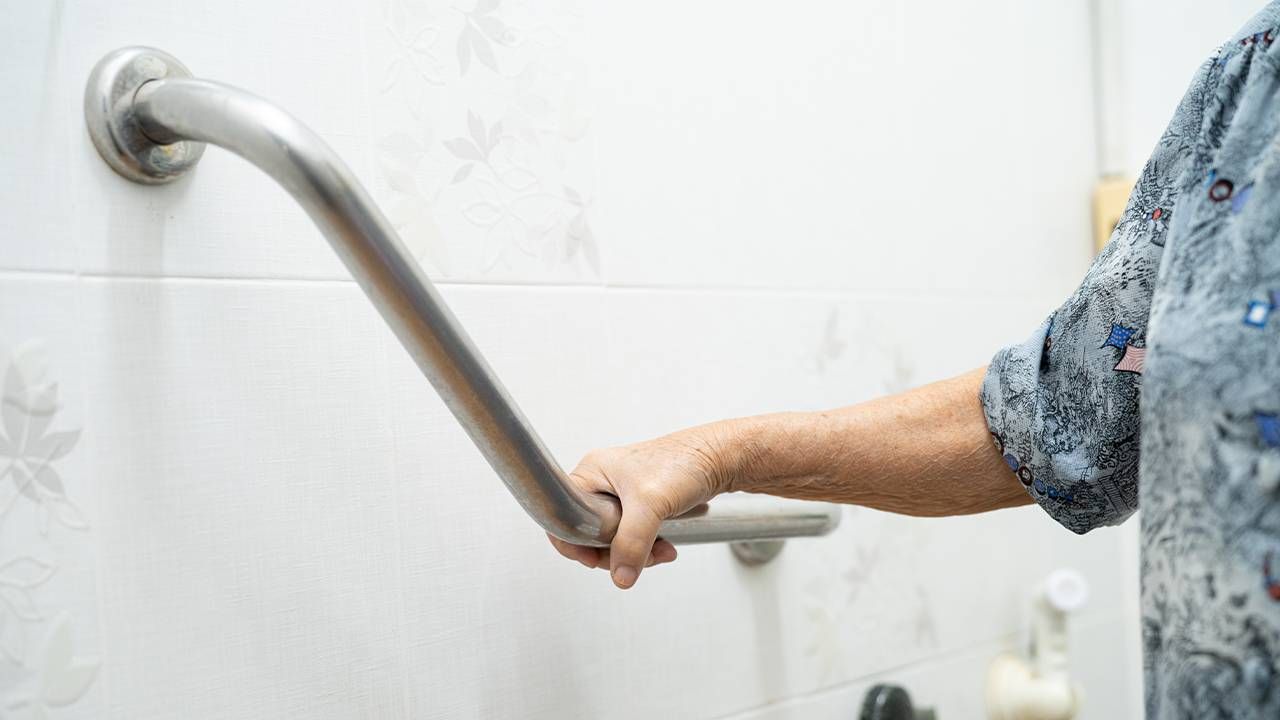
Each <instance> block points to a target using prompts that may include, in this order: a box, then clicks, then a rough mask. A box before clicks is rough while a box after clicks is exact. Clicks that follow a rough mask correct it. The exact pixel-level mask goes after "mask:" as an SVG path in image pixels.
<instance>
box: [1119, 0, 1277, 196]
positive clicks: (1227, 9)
mask: <svg viewBox="0 0 1280 720" xmlns="http://www.w3.org/2000/svg"><path fill="white" fill-rule="evenodd" d="M1262 7H1263V3H1257V2H1253V1H1252V0H1229V1H1228V2H1221V3H1214V4H1213V5H1202V4H1200V3H1197V2H1188V1H1187V0H1179V1H1177V2H1168V1H1167V0H1164V1H1162V0H1125V2H1121V3H1120V12H1119V13H1117V14H1118V15H1119V17H1120V22H1121V28H1120V33H1119V34H1120V36H1121V37H1123V38H1124V42H1123V43H1121V45H1120V48H1119V53H1118V57H1119V60H1120V63H1121V66H1120V67H1119V68H1111V70H1112V71H1113V72H1117V73H1121V77H1122V80H1121V87H1122V88H1123V90H1124V92H1123V93H1122V98H1121V100H1122V106H1121V107H1118V108H1115V111H1114V114H1113V115H1112V116H1111V117H1110V120H1111V121H1112V122H1115V123H1118V124H1119V125H1120V127H1121V132H1122V135H1121V139H1122V142H1123V147H1124V155H1125V157H1124V158H1123V160H1124V161H1125V163H1126V164H1127V165H1128V171H1129V172H1130V173H1131V174H1132V175H1134V176H1137V174H1138V173H1139V172H1141V171H1142V166H1143V165H1145V164H1146V162H1147V158H1148V157H1149V156H1150V155H1151V151H1152V149H1153V148H1155V146H1156V141H1158V140H1159V139H1160V136H1161V135H1162V134H1163V133H1164V130H1165V128H1166V127H1167V126H1168V125H1169V120H1170V118H1172V117H1173V111H1174V109H1175V108H1176V107H1177V106H1178V102H1179V101H1180V100H1181V99H1182V96H1183V94H1184V93H1185V92H1186V90H1187V87H1188V86H1189V85H1190V84H1191V78H1192V76H1193V75H1195V73H1196V70H1197V69H1198V68H1199V67H1200V65H1202V64H1203V63H1204V62H1205V61H1206V60H1208V59H1209V57H1210V55H1212V54H1213V52H1214V50H1215V49H1216V48H1217V47H1218V46H1220V45H1221V44H1223V43H1225V42H1227V41H1228V40H1230V39H1231V36H1232V35H1233V34H1234V33H1235V32H1236V30H1237V29H1238V28H1240V26H1242V25H1244V24H1245V22H1247V21H1248V20H1249V19H1250V18H1251V17H1253V15H1254V14H1255V13H1257V12H1258V11H1259V10H1261V9H1262Z"/></svg>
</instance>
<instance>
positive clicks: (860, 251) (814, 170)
mask: <svg viewBox="0 0 1280 720" xmlns="http://www.w3.org/2000/svg"><path fill="white" fill-rule="evenodd" d="M1032 7H1034V10H1030V9H1025V8H1032ZM1011 8H1013V6H1006V5H999V4H988V5H979V6H972V5H969V4H956V3H942V2H932V3H911V4H900V3H872V4H867V3H858V4H847V5H843V6H832V5H830V4H829V3H801V4H799V5H797V4H795V3H792V4H789V5H787V6H785V7H783V6H764V5H761V6H752V7H750V8H747V7H743V6H742V5H741V4H740V3H701V4H699V5H698V6H697V7H696V8H689V7H687V6H686V4H684V3H657V4H654V3H648V4H646V5H645V6H644V7H643V8H642V9H641V8H638V7H637V8H635V9H634V10H632V11H629V12H628V11H620V10H619V9H617V8H613V7H608V8H605V7H603V6H597V8H596V10H595V12H594V13H593V14H592V15H591V16H590V17H591V21H592V22H591V25H590V27H591V33H590V36H591V39H592V41H593V43H594V45H593V48H592V51H591V55H592V57H593V58H594V59H595V63H594V64H593V66H592V69H593V73H592V81H593V94H594V100H595V108H596V117H597V120H596V123H595V128H596V144H597V162H598V166H599V173H600V176H601V180H600V208H601V225H600V227H601V228H602V230H603V232H604V234H605V235H607V236H608V237H609V240H610V254H609V258H608V260H609V262H608V263H607V268H606V270H607V272H606V277H607V279H608V281H609V282H610V283H617V284H677V285H718V286H726V285H728V286H741V285H748V286H782V287H793V288H813V287H841V288H863V289H865V288H894V289H912V290H933V289H940V288H941V289H954V290H963V291H967V292H970V293H985V292H987V291H988V289H989V288H990V286H991V285H992V284H993V283H998V284H1000V285H1008V286H1013V287H1020V288H1024V289H1026V288H1031V287H1038V286H1041V285H1048V286H1049V288H1050V289H1051V291H1054V292H1057V293H1064V292H1065V291H1066V290H1068V289H1069V288H1070V287H1072V286H1073V283H1071V282H1070V280H1074V279H1075V278H1074V276H1076V275H1078V274H1079V273H1080V272H1081V271H1082V270H1083V268H1084V266H1085V262H1086V260H1087V253H1088V247H1089V245H1088V241H1089V236H1088V224H1087V220H1088V217H1087V203H1088V192H1089V190H1090V186H1091V183H1092V182H1093V173H1094V168H1095V164H1094V158H1093V154H1094V151H1093V146H1092V141H1093V135H1092V133H1093V130H1092V128H1093V116H1092V110H1091V108H1092V105H1091V95H1090V86H1089V78H1090V76H1089V69H1088V57H1089V56H1088V35H1087V15H1086V12H1085V11H1086V8H1085V6H1084V5H1081V4H1078V3H1077V4H1072V5H1069V6H1068V5H1054V6H1052V7H1050V6H1043V7H1042V6H1041V5H1039V4H1035V5H1031V4H1025V5H1019V6H1018V9H1017V11H1014V12H1011ZM713 28H714V30H713ZM719 28H723V29H724V30H723V31H720V30H719ZM979 28H980V29H981V32H980V33H978V32H976V30H977V29H979ZM655 37H660V38H662V43H663V51H662V52H661V53H654V52H652V46H651V39H652V38H655ZM1024 38H1026V39H1024ZM1046 42H1048V43H1051V45H1050V46H1047V45H1046ZM1046 77H1052V78H1053V81H1052V82H1045V78H1046ZM1064 278H1066V279H1067V280H1066V281H1064Z"/></svg>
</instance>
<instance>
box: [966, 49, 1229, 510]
mask: <svg viewBox="0 0 1280 720" xmlns="http://www.w3.org/2000/svg"><path fill="white" fill-rule="evenodd" d="M1216 69H1217V62H1216V60H1210V61H1209V62H1207V63H1205V65H1204V66H1203V67H1202V68H1201V70H1200V72H1199V73H1198V74H1197V76H1196V78H1195V80H1194V81H1193V83H1192V86H1191V88H1190V89H1189V90H1188V91H1187V94H1186V96H1185V97H1184V98H1183V100H1182V103H1181V104H1180V105H1179V107H1178V109H1177V112H1176V113H1175V115H1174V119H1173V121H1172V122H1171V123H1170V125H1169V128H1168V130H1166V131H1165V134H1164V136H1163V137H1162V138H1161V140H1160V143H1159V145H1158V146H1157V147H1156V150H1155V152H1154V154H1153V155H1152V156H1151V159H1150V160H1149V161H1148V162H1147V165H1146V167H1145V169H1144V170H1143V173H1142V176H1141V178H1140V179H1139V181H1138V184H1137V186H1136V187H1135V189H1134V191H1133V194H1132V195H1131V196H1130V199H1129V203H1128V206H1127V208H1126V210H1125V213H1124V215H1123V217H1122V219H1121V221H1120V223H1119V224H1118V225H1117V227H1116V229H1115V232H1114V234H1113V235H1112V237H1111V240H1110V242H1108V243H1107V245H1106V247H1105V248H1104V249H1103V250H1102V252H1101V253H1100V254H1099V255H1098V257H1097V259H1096V260H1095V261H1094V263H1093V265H1092V267H1090V269H1089V271H1088V272H1087V274H1086V275H1085V277H1084V280H1083V281H1082V282H1081V284H1080V287H1079V288H1078V289H1077V290H1076V291H1075V293H1074V294H1073V295H1072V296H1071V297H1070V298H1068V299H1067V301H1066V302H1065V303H1063V304H1062V306H1061V307H1059V308H1058V309H1057V310H1056V311H1054V312H1053V314H1052V315H1050V316H1049V318H1048V319H1047V320H1045V321H1044V323H1043V324H1042V325H1041V326H1040V327H1039V328H1038V329H1037V330H1036V331H1035V332H1034V333H1032V335H1031V337H1030V338H1028V339H1027V340H1026V341H1025V342H1023V343H1021V344H1019V345H1014V346H1011V347H1007V348H1005V349H1003V350H1001V351H1000V352H998V353H997V354H996V356H995V357H994V359H993V360H992V361H991V365H990V367H989V368H988V370H987V374H986V377H985V379H984V381H983V384H982V390H981V401H982V407H983V411H984V412H985V414H986V419H987V425H988V427H989V429H990V431H991V437H992V441H993V442H994V443H995V444H996V447H997V448H999V450H1000V453H1001V455H1002V456H1003V457H1004V461H1005V463H1006V464H1007V465H1008V466H1009V469H1010V471H1011V472H1012V473H1013V474H1014V475H1016V477H1017V478H1018V480H1019V481H1021V483H1022V485H1023V486H1024V487H1025V488H1026V490H1027V492H1028V493H1030V495H1031V497H1032V498H1033V499H1034V500H1035V501H1036V502H1037V503H1038V504H1040V505H1041V507H1043V508H1044V509H1045V510H1046V511H1047V512H1048V513H1049V514H1050V515H1051V516H1052V517H1053V518H1054V519H1056V520H1057V521H1058V522H1060V523H1062V524H1063V525H1064V526H1066V527H1067V528H1068V529H1070V530H1072V531H1074V532H1077V533H1084V532H1088V531H1089V530H1092V529H1094V528H1096V527H1099V526H1103V525H1115V524H1119V523H1120V522H1122V521H1124V520H1125V519H1126V518H1128V517H1129V516H1130V515H1132V514H1133V512H1134V511H1135V510H1136V509H1137V507H1138V455H1139V444H1140V442H1139V441H1140V432H1141V428H1140V421H1139V420H1140V418H1139V412H1138V407H1139V399H1140V395H1141V387H1142V371H1143V365H1144V362H1145V359H1146V338H1147V321H1148V316H1149V314H1150V309H1151V296H1152V291H1153V288H1154V285H1155V282H1156V275H1157V273H1158V271H1159V268H1160V261H1161V256H1162V254H1163V248H1164V242H1165V237H1166V235H1167V234H1168V232H1169V229H1170V226H1171V225H1172V224H1175V223H1177V222H1178V221H1179V215H1180V214H1179V210H1178V199H1179V197H1180V196H1181V195H1183V194H1184V192H1183V191H1184V190H1189V191H1190V192H1195V191H1196V190H1198V189H1199V188H1200V185H1201V180H1202V179H1203V178H1202V176H1201V174H1200V170H1199V167H1198V166H1199V165H1201V164H1203V163H1202V162H1201V161H1200V160H1198V158H1199V156H1201V155H1203V154H1204V153H1203V143H1202V142H1201V138H1202V135H1203V131H1202V125H1203V124H1204V117H1205V114H1206V109H1205V104H1206V103H1212V93H1211V92H1210V91H1209V88H1210V87H1211V83H1212V80H1213V78H1214V76H1215V73H1216ZM1184 214H1189V213H1184ZM1184 219H1185V218H1184Z"/></svg>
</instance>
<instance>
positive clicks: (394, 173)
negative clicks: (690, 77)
mask: <svg viewBox="0 0 1280 720" xmlns="http://www.w3.org/2000/svg"><path fill="white" fill-rule="evenodd" d="M580 16H581V11H580V9H579V8H578V7H577V5H576V4H575V3H570V2H563V3H540V4H533V3H527V2H517V1H515V0H478V1H477V2H475V3H474V4H473V5H471V6H470V7H467V6H466V5H463V6H454V5H452V4H449V3H443V2H434V1H425V0H424V1H419V2H414V1H412V0H388V1H387V2H386V3H385V4H384V5H383V7H382V8H381V13H380V15H379V17H378V18H377V21H376V22H374V23H371V27H372V28H373V30H372V32H374V33H375V35H374V37H373V38H372V41H371V43H370V53H371V56H372V58H371V63H372V65H373V68H371V70H370V72H371V74H373V75H374V77H375V78H376V83H375V84H374V86H375V87H377V89H378V91H377V93H376V94H375V96H374V98H373V102H374V103H375V109H376V112H375V113H374V117H375V123H376V127H375V128H374V133H375V136H376V137H377V138H378V141H377V147H376V157H377V168H378V177H377V178H376V182H375V187H374V191H375V193H376V194H378V195H380V197H379V198H378V199H379V201H380V202H381V203H383V204H384V206H385V207H386V208H387V212H388V216H389V218H390V220H391V222H392V224H393V225H394V226H395V227H396V229H397V230H398V231H399V232H400V233H401V235H402V237H403V238H404V240H405V242H406V243H407V244H408V246H409V247H410V249H411V250H412V251H413V253H414V255H415V257H417V258H418V260H419V261H420V262H422V263H423V264H424V266H425V267H426V269H427V270H428V272H430V273H432V274H433V275H434V276H435V277H438V278H440V279H444V280H449V279H457V280H505V281H518V282H526V281H527V282H542V281H557V282H594V281H597V280H599V278H600V275H601V253H600V249H599V246H598V243H597V236H596V234H595V232H594V230H593V223H592V213H593V210H592V200H593V197H594V192H593V187H592V186H593V183H592V168H591V148H590V138H589V128H590V124H589V121H588V117H587V114H586V112H585V108H584V107H583V105H584V102H583V100H582V98H583V96H584V92H583V91H584V84H585V78H586V63H585V62H584V61H583V59H582V58H583V54H582V53H581V52H580V51H578V49H577V48H576V43H578V42H580V41H581V35H582V31H581V27H580V25H581V17H580Z"/></svg>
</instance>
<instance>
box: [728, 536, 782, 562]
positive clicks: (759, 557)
mask: <svg viewBox="0 0 1280 720" xmlns="http://www.w3.org/2000/svg"><path fill="white" fill-rule="evenodd" d="M785 543H786V541H785V540H742V541H740V542H733V543H729V549H730V550H732V551H733V556H734V557H736V558H738V561H739V562H741V563H742V564H743V565H751V566H756V565H764V564H765V563H767V562H769V561H770V560H772V559H774V558H776V557H778V553H780V552H782V546H783V545H784V544H785Z"/></svg>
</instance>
